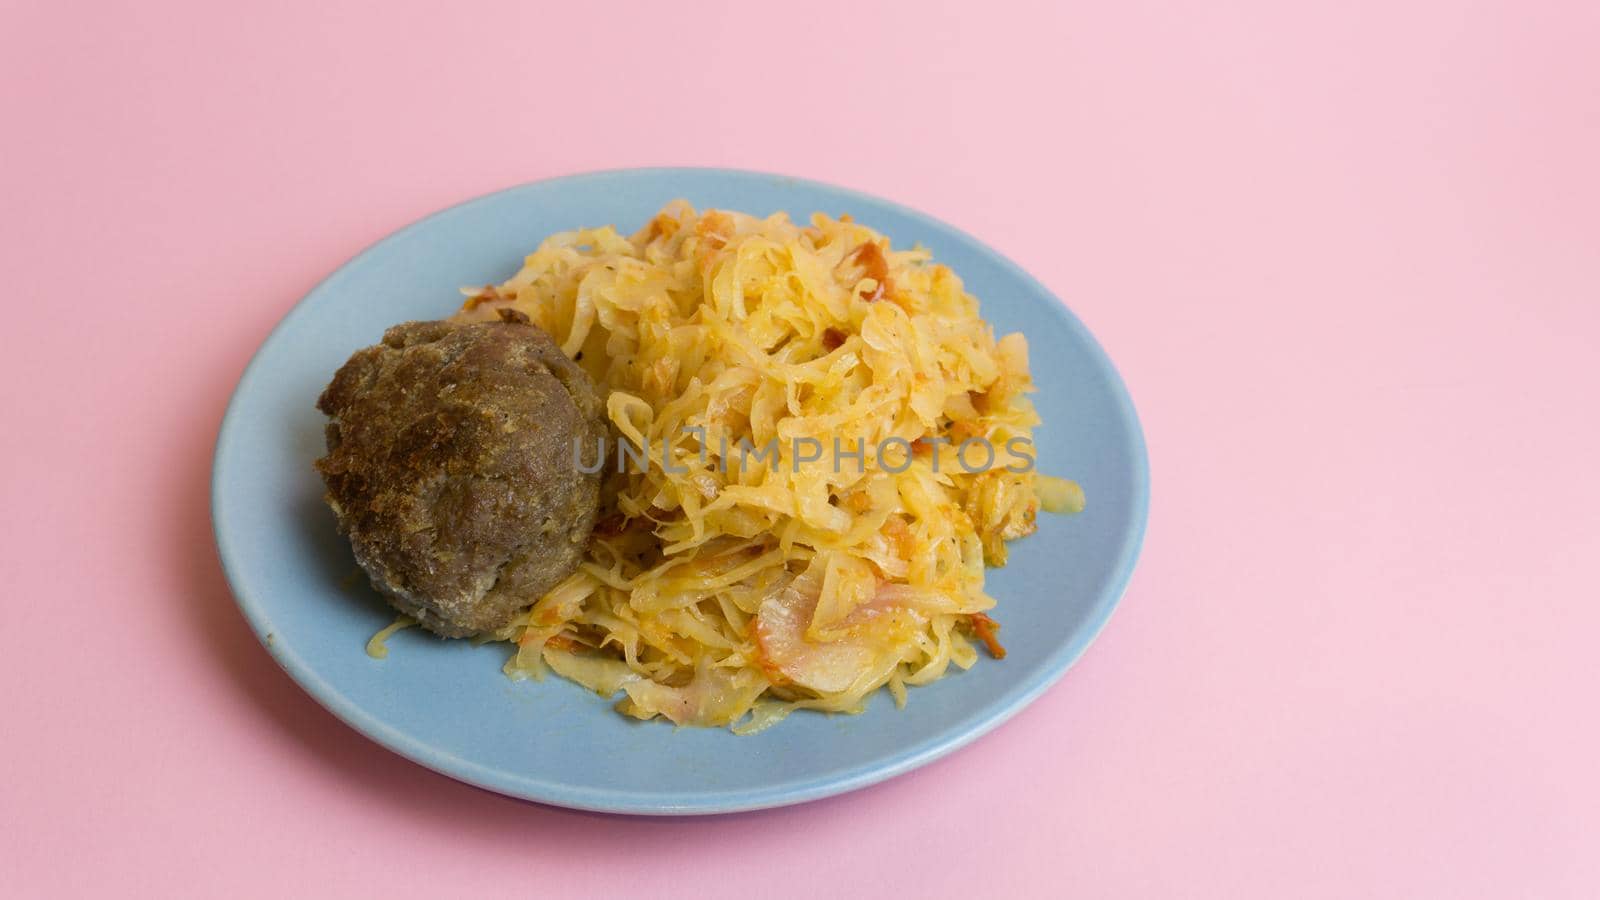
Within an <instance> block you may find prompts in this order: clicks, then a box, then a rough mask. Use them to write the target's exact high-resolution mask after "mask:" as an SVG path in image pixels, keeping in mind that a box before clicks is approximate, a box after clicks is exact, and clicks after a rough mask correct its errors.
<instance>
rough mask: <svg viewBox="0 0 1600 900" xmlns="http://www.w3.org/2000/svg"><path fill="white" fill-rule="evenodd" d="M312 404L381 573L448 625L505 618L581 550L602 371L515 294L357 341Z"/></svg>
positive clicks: (591, 501) (331, 484)
mask: <svg viewBox="0 0 1600 900" xmlns="http://www.w3.org/2000/svg"><path fill="white" fill-rule="evenodd" d="M317 406H318V408H319V409H321V410H322V411H323V412H324V413H326V414H327V415H328V416H329V417H330V418H331V421H330V422H329V424H328V426H327V448H328V452H327V455H326V456H325V457H323V458H322V459H319V460H317V462H316V468H317V470H318V471H319V472H320V473H321V474H322V478H323V481H324V483H325V485H326V487H327V494H326V498H327V502H328V505H329V506H330V507H332V509H333V512H334V514H335V516H336V517H337V519H338V522H339V529H340V531H342V532H343V533H344V534H345V535H347V536H348V537H349V539H350V545H351V547H352V549H353V550H354V552H355V557H356V561H357V562H358V563H359V564H360V565H361V567H362V568H363V569H365V570H366V573H367V575H368V577H369V578H370V579H371V581H372V585H373V587H374V588H376V589H377V591H378V592H379V593H381V594H382V595H383V596H384V597H386V598H387V599H388V600H389V602H390V603H391V604H393V605H394V607H395V608H396V609H398V610H400V611H401V612H402V613H404V614H405V615H406V616H408V617H410V618H411V619H413V620H415V622H416V623H417V624H420V625H421V626H422V627H424V628H427V629H428V630H430V631H433V632H435V633H437V634H440V635H443V636H445V637H460V636H465V635H474V634H480V633H483V632H486V631H494V630H496V629H503V628H505V627H508V626H509V625H510V623H512V622H513V621H514V620H516V619H517V618H518V617H519V616H520V615H521V614H522V611H523V610H525V609H526V608H527V606H528V604H530V603H531V602H533V600H534V599H536V598H538V597H539V596H541V595H543V594H544V593H546V592H547V591H549V590H550V589H551V588H553V587H555V586H556V585H557V584H559V583H560V582H561V581H562V580H563V579H565V578H567V577H569V576H570V575H571V574H572V573H573V572H574V571H575V570H576V568H577V566H578V565H579V563H580V562H581V561H582V559H583V557H584V554H585V550H586V548H587V545H588V541H589V534H590V531H591V530H592V529H593V525H594V520H595V514H596V510H597V508H598V504H599V495H600V475H599V473H598V472H592V473H590V472H582V471H579V470H578V468H577V467H576V466H574V465H573V462H572V452H571V448H572V445H573V442H574V441H587V442H589V443H591V444H592V443H593V442H594V441H595V440H596V439H597V438H599V437H601V436H602V435H604V434H605V433H606V426H605V420H604V409H603V406H602V404H601V401H600V399H599V397H598V395H597V394H596V391H595V387H594V384H593V382H592V381H591V380H590V378H589V376H588V375H586V374H584V372H583V370H582V369H580V368H579V367H578V366H577V365H575V364H574V363H573V362H572V361H571V360H570V359H568V358H567V357H566V356H565V355H564V354H563V353H562V352H561V350H560V349H559V348H558V347H557V346H556V345H555V343H554V342H553V341H552V340H551V339H550V336H549V335H547V334H546V333H545V332H543V331H542V330H540V329H539V328H537V327H534V326H533V325H530V324H528V321H527V319H526V317H523V316H520V315H518V314H517V313H516V312H515V311H514V310H506V311H504V313H503V314H502V315H501V317H496V318H495V319H493V320H492V321H484V322H477V323H472V324H467V323H457V322H408V323H405V324H403V325H397V326H395V327H393V328H391V329H389V330H388V332H386V333H385V334H384V336H383V341H382V343H379V344H377V345H376V346H372V347H367V348H366V349H363V350H359V351H357V352H356V353H355V355H354V356H352V357H351V358H350V360H349V362H347V363H345V364H344V366H343V367H342V368H340V369H339V371H338V373H337V374H336V375H335V376H334V378H333V382H332V383H331V384H329V385H328V388H327V390H326V391H324V392H323V394H322V397H321V399H319V400H318V402H317Z"/></svg>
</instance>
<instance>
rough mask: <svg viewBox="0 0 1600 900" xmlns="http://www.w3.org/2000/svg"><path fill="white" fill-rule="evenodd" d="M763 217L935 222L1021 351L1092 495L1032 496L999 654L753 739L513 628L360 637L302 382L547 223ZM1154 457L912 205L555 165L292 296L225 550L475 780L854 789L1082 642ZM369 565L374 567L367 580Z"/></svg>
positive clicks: (368, 699)
mask: <svg viewBox="0 0 1600 900" xmlns="http://www.w3.org/2000/svg"><path fill="white" fill-rule="evenodd" d="M678 197H683V198H686V199H688V200H689V201H690V202H692V203H693V204H694V205H695V206H697V207H700V208H705V207H723V208H729V209H737V210H742V211H744V212H749V213H754V214H758V215H763V214H767V213H772V212H776V211H778V210H787V211H789V212H790V213H791V214H793V215H794V216H795V217H796V218H797V219H803V218H805V217H808V216H809V215H810V214H811V213H812V212H813V211H824V212H828V213H832V214H839V213H845V212H848V213H850V214H851V215H853V216H855V218H856V219H857V220H858V221H861V222H863V223H865V224H867V225H869V226H871V227H873V228H875V229H877V230H879V231H881V232H883V233H885V234H887V235H889V237H890V238H891V239H892V240H893V242H894V244H895V246H902V247H904V246H910V245H912V244H915V243H921V244H923V245H925V246H926V247H928V248H929V249H930V250H931V251H932V252H933V256H934V259H936V260H937V261H939V262H943V263H945V264H946V265H949V266H950V267H951V268H952V269H954V270H955V271H956V272H957V273H958V274H959V275H960V276H961V277H962V278H963V279H964V280H965V281H966V284H967V288H968V290H969V291H971V292H972V293H973V294H974V295H976V296H977V297H978V298H979V300H980V302H981V304H982V312H983V315H984V317H985V318H987V319H988V320H989V321H990V322H991V323H993V324H994V326H995V329H996V333H997V334H1004V333H1007V332H1011V331H1021V332H1023V333H1024V334H1026V335H1027V337H1028V342H1029V345H1030V347H1031V349H1032V365H1033V375H1034V379H1035V381H1036V383H1037V384H1038V387H1039V391H1038V393H1037V394H1035V395H1034V400H1035V402H1036V404H1037V406H1038V409H1039V412H1040V415H1041V416H1042V417H1043V419H1044V424H1043V425H1042V426H1040V427H1039V428H1038V429H1037V430H1036V431H1035V433H1034V439H1035V442H1036V445H1037V449H1038V455H1039V467H1040V470H1041V471H1045V472H1050V473H1055V474H1060V475H1065V476H1068V477H1071V478H1074V479H1076V480H1077V481H1078V482H1080V483H1081V484H1082V485H1083V487H1084V491H1085V493H1086V494H1087V496H1088V508H1087V510H1086V511H1084V512H1083V513H1081V514H1079V515H1077V516H1065V517H1063V516H1051V515H1041V516H1040V519H1039V522H1040V526H1039V531H1038V532H1037V533H1036V534H1035V535H1033V536H1031V537H1028V538H1026V539H1024V540H1021V541H1019V542H1016V543H1015V544H1013V545H1012V548H1011V562H1010V564H1009V565H1008V566H1006V567H1005V568H1003V569H993V570H990V572H989V577H988V590H989V592H990V593H991V594H993V595H994V596H995V597H996V598H997V599H998V601H999V606H998V607H997V608H996V610H995V611H994V612H993V615H994V616H995V618H996V619H998V620H999V621H1000V623H1001V626H1002V633H1001V636H1002V639H1003V640H1004V641H1005V645H1006V647H1007V649H1008V651H1009V654H1008V655H1007V656H1006V658H1005V659H1004V660H1003V661H996V660H993V659H989V658H988V657H987V656H984V657H983V658H982V659H980V660H979V662H978V664H977V665H976V666H974V667H973V668H972V669H971V670H970V671H966V672H960V671H958V670H954V669H953V670H952V671H953V674H951V675H950V676H948V677H946V678H944V679H942V680H940V681H938V682H935V683H934V684H932V685H930V686H928V687H923V688H913V689H912V690H911V692H910V702H909V704H908V705H907V706H906V708H905V709H896V708H895V706H894V703H893V702H892V700H891V699H890V698H889V697H888V695H887V693H885V692H881V691H880V692H879V694H878V695H877V696H875V697H874V698H873V699H872V701H871V703H870V705H869V706H868V708H867V710H866V712H864V713H863V714H861V715H857V716H847V715H834V716H828V715H823V714H820V713H805V712H803V713H796V714H795V715H793V716H790V717H789V718H788V719H787V720H785V721H784V722H781V723H779V724H778V725H776V726H774V727H773V728H771V729H768V730H767V731H765V732H762V733H760V734H757V735H752V736H747V737H740V736H736V735H734V734H732V733H730V732H728V731H726V730H724V729H694V728H683V729H675V728H673V727H672V726H671V725H670V724H668V723H665V722H661V721H653V722H638V721H635V720H632V719H629V718H627V717H624V716H622V715H619V714H617V713H616V712H614V711H613V710H612V709H611V704H610V702H609V701H607V700H605V699H603V698H600V697H597V696H595V695H594V694H593V693H590V692H589V691H586V690H584V689H583V688H581V687H579V686H578V685H576V684H572V683H570V682H567V681H565V680H562V679H560V678H556V677H551V678H547V679H545V680H544V681H540V682H530V681H524V682H514V681H512V680H510V679H508V678H506V677H505V676H504V675H503V674H501V671H500V667H501V665H502V664H503V663H504V662H505V659H506V645H504V644H500V645H493V644H490V645H482V646H475V645H473V644H472V643H470V642H467V641H440V640H437V639H435V638H432V637H430V636H428V635H426V634H423V633H420V632H418V631H416V630H410V631H405V632H402V633H400V634H399V635H396V636H395V637H394V638H393V639H392V640H391V641H390V645H389V646H390V653H389V657H388V658H387V659H385V660H375V659H372V658H370V657H368V656H367V654H366V653H365V652H364V649H363V648H364V647H365V645H366V642H367V639H368V638H370V637H371V636H372V634H373V633H374V632H375V631H377V630H378V629H379V628H382V627H383V626H384V625H386V624H388V623H389V622H390V621H391V619H392V618H393V614H392V613H391V612H390V611H389V610H388V608H387V607H385V606H384V605H383V603H382V601H381V600H380V599H378V598H377V596H376V595H375V594H373V593H372V592H371V591H370V590H369V589H367V588H366V587H365V586H364V585H365V582H364V580H362V579H358V578H353V577H352V575H353V574H354V573H355V571H356V569H355V564H354V562H353V559H352V557H351V555H350V549H349V546H348V544H347V543H346V542H345V540H344V539H343V538H342V537H340V536H339V534H338V533H337V532H336V531H335V529H334V521H333V516H332V515H331V514H330V513H329V512H328V510H327V508H326V507H325V506H324V505H323V502H322V499H321V495H322V485H321V482H320V480H319V478H318V477H317V475H316V473H315V472H314V471H313V470H312V468H311V462H312V460H313V459H315V458H316V457H318V456H320V455H321V454H322V451H323V443H322V441H323V437H322V430H323V421H324V420H323V417H322V415H321V414H320V413H318V412H317V411H316V409H315V408H314V406H313V404H314V403H315V401H316V398H317V396H318V394H319V393H320V392H321V391H322V389H323V387H324V386H325V385H326V384H327V382H328V380H329V378H330V377H331V376H332V375H333V372H334V371H335V370H336V369H337V368H338V367H339V366H340V364H342V363H343V362H344V360H345V359H346V358H347V357H348V356H349V355H350V353H351V352H353V351H354V350H356V349H358V348H360V347H364V346H368V345H370V344H373V343H376V342H377V340H378V339H379V337H380V336H381V335H382V333H383V330H384V329H385V328H386V327H388V326H389V325H392V324H395V323H397V322H402V321H406V320H409V319H434V318H440V317H443V316H447V315H449V314H450V313H452V312H454V311H455V310H456V308H457V307H458V306H459V304H460V301H461V297H460V294H459V293H458V292H457V289H458V288H460V287H462V286H464V285H481V284H484V283H488V282H500V281H502V280H504V279H506V278H508V277H510V276H511V275H512V273H514V272H515V271H516V270H517V269H518V268H519V266H520V265H521V261H522V258H523V256H525V255H526V254H527V253H529V252H531V251H532V250H533V249H534V248H535V247H536V246H537V245H538V244H539V242H540V241H541V240H543V239H544V238H545V237H546V236H548V235H550V234H552V233H554V232H557V231H564V230H568V229H571V228H576V227H579V226H586V225H603V224H608V223H609V224H615V225H617V226H618V229H619V230H621V231H624V232H630V231H632V230H633V229H635V228H637V227H639V226H641V225H643V224H644V223H645V222H647V221H648V220H649V218H650V217H651V216H652V215H653V214H654V213H655V212H656V210H657V209H659V208H660V207H661V206H662V205H663V204H665V203H666V202H667V201H669V200H672V199H674V198H678ZM1148 484H1149V475H1148V467H1147V464H1146V460H1145V449H1144V441H1143V438H1142V436H1141V433H1140V429H1139V423H1138V419H1137V418H1136V416H1135V414H1134V411H1133V405H1132V403H1131V402H1130V400H1129V398H1128V393H1127V391H1126V389H1125V388H1124V387H1123V384H1122V381H1121V379H1120V378H1119V377H1118V376H1117V373H1116V371H1115V370H1114V369H1113V368H1112V365H1111V362H1110V361H1109V360H1108V359H1107V358H1106V355H1105V353H1104V352H1102V351H1101V349H1100V347H1099V345H1098V344H1097V343H1096V342H1095V340H1094V338H1093V337H1092V336H1090V334H1089V332H1088V331H1087V330H1086V329H1085V328H1084V327H1083V325H1082V324H1081V323H1080V322H1079V321H1078V320H1077V319H1076V318H1075V317H1074V316H1073V315H1072V314H1071V313H1070V312H1068V311H1067V308H1066V307H1065V306H1064V305H1062V303H1061V302H1060V301H1059V300H1057V299H1056V298H1055V297H1053V296H1051V294H1050V292H1049V291H1047V290H1046V289H1045V288H1044V286H1043V285H1041V284H1040V283H1039V282H1038V281H1036V280H1034V279H1033V278H1032V277H1031V276H1029V275H1028V274H1027V273H1025V272H1023V271H1022V270H1021V269H1020V268H1018V267H1017V266H1016V265H1014V264H1013V263H1011V262H1009V261H1008V260H1006V259H1005V258H1004V257H1002V256H1001V255H1000V254H998V253H996V252H995V251H993V250H991V249H989V248H987V247H985V246H984V245H983V244H981V243H979V242H978V241H977V240H975V239H973V238H972V237H969V236H968V235H966V234H963V233H962V232H960V231H958V230H956V229H955V228H952V227H950V226H948V225H945V224H942V223H940V222H937V221H935V220H933V219H931V218H929V217H928V216H925V215H922V214H920V213H917V212H913V211H912V210H909V209H906V208H905V207H902V206H898V205H896V204H893V203H890V202H888V201H885V200H880V199H878V198H876V197H871V196H867V195H865V194H861V193H856V192H854V191H849V190H844V189H842V188H837V187H831V186H828V185H825V184H819V183H816V182H812V181H804V180H801V179H796V178H785V177H779V176H774V175H766V174H760V173H754V172H739V171H728V170H721V169H638V170H626V171H615V172H600V173H594V174H587V175H578V176H573V177H568V178H558V179H554V180H551V181H542V182H538V183H535V184H528V185H523V186H521V187H515V188H511V189H509V190H505V191H501V192H499V193H496V194H491V195H489V196H486V197H480V198H478V199H476V200H471V201H468V202H466V203H462V204H461V205H459V206H454V207H451V208H450V209H447V210H444V211H443V212H440V213H437V214H435V215H433V216H430V217H429V218H426V219H424V220H422V221H420V222H418V223H416V224H414V225H411V226H409V227H407V228H404V229H402V230H400V231H399V232H396V233H395V234H393V235H391V236H390V237H388V238H385V239H384V240H382V241H380V242H379V243H377V244H376V245H374V246H373V247H371V248H370V249H368V250H367V251H365V252H364V253H362V254H361V255H360V256H357V257H356V258H355V259H353V260H351V261H350V262H349V263H347V264H345V265H344V266H343V267H342V268H340V269H339V270H338V271H337V272H335V273H334V274H333V275H331V276H330V277H329V278H328V279H327V280H326V281H324V282H322V283H321V284H320V285H318V286H317V287H316V289H314V290H313V291H312V292H311V293H310V294H308V295H307V296H306V298H305V299H304V300H302V301H301V302H300V303H299V305H297V306H296V307H295V308H294V309H293V310H292V311H291V312H290V313H289V314H288V315H287V316H286V317H285V318H284V320H283V321H282V322H281V323H280V324H279V325H278V327H277V328H276V329H275V330H274V331H273V332H272V334H271V335H270V336H269V337H268V338H267V340H266V343H265V344H263V345H262V347H261V349H260V350H259V351H258V352H257V353H256V355H255V358H254V359H253V360H252V361H251V363H250V365H249V367H248V368H247V369H246V370H245V373H244V376H243V378H242V379H241V380H240V382H239V386H238V388H237V390H236V391H235V393H234V396H233V400H232V402H231V403H230V404H229V406H228V412H227V415H226V416H225V417H224V419H223V422H222V429H221V433H220V435H219V437H218V440H217V448H216V458H215V464H214V469H213V473H212V519H213V524H214V527H215V531H216V539H217V547H218V549H219V551H220V555H221V559H222V565H223V568H224V570H225V571H226V573H227V577H228V581H229V582H230V583H231V585H232V587H233V592H234V596H235V597H236V598H237V599H238V602H239V606H240V608H241V609H242V610H243V611H244V614H245V616H246V617H247V618H248V619H249V621H250V625H251V627H252V628H253V629H254V631H255V633H256V635H257V636H258V637H259V638H260V639H261V642H262V644H263V645H264V646H265V647H266V648H267V650H268V651H269V652H270V653H271V654H272V657H273V658H274V659H276V660H277V661H278V663H279V665H281V666H282V667H283V669H284V670H285V671H286V672H288V674H289V676H290V677H292V678H293V679H294V680H295V681H297V682H298V683H299V684H300V685H301V687H303V688H304V689H305V690H306V691H307V692H308V693H310V694H311V696H313V697H315V698H316V699H317V701H318V702H320V703H321V704H322V705H323V706H325V707H327V708H328V709H329V710H330V711H332V712H333V713H334V714H335V715H337V716H338V717H339V718H341V719H343V720H344V721H345V722H347V723H349V724H350V725H351V726H352V727H354V728H356V729H357V730H358V731H360V732H362V733H363V734H365V735H367V736H368V737H370V738H372V739H373V740H375V741H377V742H378V743H379V744H382V745H383V746H385V747H388V748H389V749H390V750H393V751H395V752H396V753H399V754H401V755H402V756H405V757H407V758H409V759H412V760H414V761H416V762H418V763H420V764H422V765H424V766H427V767H428V768H430V769H434V770H436V771H439V772H442V773H444V774H446V775H449V776H452V777H454V778H457V779H460V780H461V781H465V782H468V783H470V784H474V785H477V786H479V787H483V788H487V789H489V790H493V791H498V792H500V793H503V794H509V795H511V796H515V797H521V798H525V799H528V800H535V801H539V802H541V803H550V804H556V805H559V806H566V807H574V808H579V809H588V810H599V811H607V812H623V813H646V814H695V813H720V812H733V811H738V810H748V809H758V808H763V807H771V806H781V805H785V804H790V803H800V802H803V801H807V800H814V799H817V798H819V797H826V796H829V795H832V794H838V793H842V792H844V791H849V790H853V789H855V788H860V787H864V786H866V785H869V784H873V783H874V782H878V781H882V780H883V779H886V778H889V777H892V776H894V775H898V774H900V773H903V772H907V771H909V770H911V769H914V768H916V767H917V766H920V765H922V764H924V763H927V762H929V761H931V760H934V759H936V758H938V757H940V756H942V755H944V754H946V753H949V752H951V751H952V750H955V749H957V748H959V747H961V746H963V745H965V744H967V743H969V742H970V741H972V740H974V739H976V738H977V737H979V736H980V735H983V734H984V733H986V732H988V731H990V730H991V729H993V728H994V727H995V726H997V725H999V724H1000V723H1002V722H1004V721H1005V720H1006V719H1007V718H1009V717H1010V716H1011V715H1013V714H1015V713H1016V712H1017V711H1018V710H1019V709H1021V708H1022V707H1023V706H1025V705H1027V703H1028V702H1029V701H1031V700H1033V699H1034V698H1035V697H1038V696H1039V694H1040V693H1042V692H1043V691H1044V690H1045V689H1046V688H1047V687H1049V686H1050V685H1051V684H1052V683H1053V682H1054V681H1055V680H1056V679H1057V678H1059V677H1060V676H1061V674H1062V673H1063V672H1065V671H1066V670H1067V667H1068V666H1069V665H1071V664H1072V662H1073V660H1075V659H1077V658H1078V656H1079V655H1080V654H1081V653H1082V652H1083V650H1084V648H1085V647H1087V646H1088V644H1089V642H1090V641H1091V640H1092V639H1093V638H1094V636H1095V634H1096V633H1097V632H1098V631H1099V630H1100V628H1101V626H1103V625H1104V624H1105V622H1106V619H1107V617H1108V616H1109V615H1110V614H1111V610H1112V608H1113V607H1114V606H1115V605H1116V604H1117V601H1118V600H1119V599H1120V597H1121V595H1122V592H1123V590H1124V588H1125V587H1126V585H1127V583H1128V577H1129V575H1130V574H1131V572H1132V570H1133V565H1134V561H1135V559H1136V557H1137V556H1138V551H1139V545H1140V542H1141V540H1142V538H1143V534H1144V526H1145V514H1146V506H1147V497H1148ZM356 584H359V586H355V585H356Z"/></svg>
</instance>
